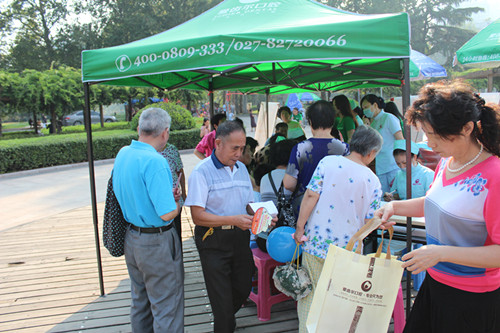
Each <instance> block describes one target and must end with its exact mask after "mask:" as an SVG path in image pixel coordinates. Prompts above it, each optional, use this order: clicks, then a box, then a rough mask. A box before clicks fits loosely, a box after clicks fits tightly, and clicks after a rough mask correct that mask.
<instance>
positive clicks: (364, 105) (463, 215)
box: [113, 81, 500, 332]
mask: <svg viewBox="0 0 500 333" xmlns="http://www.w3.org/2000/svg"><path fill="white" fill-rule="evenodd" d="M360 106H361V108H358V110H355V108H356V105H355V104H353V103H352V102H351V101H350V100H349V99H348V98H347V97H346V96H344V95H339V96H336V97H335V98H334V99H333V100H332V101H324V100H320V101H316V102H314V103H313V104H311V105H310V106H309V107H308V108H307V110H306V113H305V121H306V122H307V123H308V124H309V125H310V126H311V133H312V137H310V138H308V139H307V138H306V136H305V133H304V131H303V128H302V121H303V119H298V118H297V114H298V112H295V110H293V111H292V110H290V109H289V108H288V107H286V106H283V107H280V108H279V110H278V117H279V119H280V120H281V122H278V124H277V125H276V127H275V134H274V135H273V136H271V138H270V139H269V140H268V141H267V142H266V145H265V146H264V147H261V148H260V149H259V150H258V151H257V152H256V150H257V148H258V143H257V141H255V140H254V139H253V138H251V137H249V136H247V134H246V130H245V128H244V126H243V123H242V122H241V121H239V120H238V118H236V119H235V120H226V117H225V116H224V115H221V114H217V115H215V116H214V117H212V118H211V119H210V120H209V119H205V120H204V125H203V126H204V127H202V129H201V130H202V131H201V133H200V136H201V141H200V143H199V144H198V145H197V147H196V149H195V152H194V153H195V155H196V156H198V157H199V158H200V159H201V160H200V162H199V163H198V165H197V166H196V167H195V168H194V170H193V171H192V173H191V175H190V176H189V180H188V190H189V192H188V193H187V195H186V189H185V185H184V175H183V167H182V161H180V158H179V156H178V152H177V150H176V148H175V146H172V145H169V144H167V141H168V135H169V128H170V117H169V116H168V114H167V113H166V112H165V111H164V110H161V109H154V108H151V109H148V110H145V111H144V112H143V113H142V115H141V117H140V120H139V140H138V141H135V140H134V141H133V142H132V144H131V145H130V146H127V147H125V148H123V149H122V150H121V151H120V153H119V154H118V156H117V158H116V161H115V166H114V170H113V183H114V186H115V191H116V196H117V199H118V201H119V203H120V206H121V207H122V210H123V213H124V217H125V219H126V220H127V221H128V222H129V223H130V228H129V229H128V231H127V235H126V243H125V259H126V263H127V267H128V270H129V274H130V279H131V284H132V291H131V292H132V308H131V323H132V329H133V331H134V332H153V331H154V332H182V331H183V311H184V302H183V267H182V250H181V242H180V233H178V232H180V226H178V224H179V223H180V218H179V212H180V207H181V206H182V205H183V204H184V205H185V206H187V207H190V210H191V216H192V218H193V222H194V224H195V225H196V227H195V232H194V239H195V243H196V247H197V249H198V251H199V255H200V260H201V266H202V270H203V275H204V278H205V283H206V286H207V293H208V297H209V300H210V304H211V307H212V312H213V315H214V331H215V332H233V331H234V329H235V327H236V320H235V314H236V312H237V311H238V310H239V309H240V308H241V306H242V305H243V304H244V303H245V301H246V300H247V298H248V296H249V294H250V291H251V288H252V276H253V275H254V271H255V266H254V262H253V256H252V251H251V249H250V239H251V234H250V231H249V229H250V228H251V224H252V211H251V210H249V207H248V204H249V203H251V202H255V201H268V200H272V201H273V202H274V203H275V204H277V203H278V200H280V198H281V197H282V196H285V197H287V198H290V200H291V201H292V206H293V214H294V217H293V218H294V221H293V222H291V223H290V225H292V226H293V227H295V228H296V231H295V234H294V238H295V241H296V242H297V243H298V244H302V245H303V251H304V252H303V253H304V254H303V257H302V264H303V265H304V266H305V267H306V269H307V271H308V273H309V275H310V277H311V279H312V282H313V285H315V284H316V283H317V281H318V279H319V276H320V274H321V270H322V267H323V264H324V260H325V258H326V254H327V251H328V247H329V246H330V245H331V244H333V245H336V246H340V247H344V246H345V245H346V244H347V242H348V241H349V239H350V238H351V236H352V235H353V234H354V233H356V231H358V230H359V228H360V227H361V226H363V225H364V224H365V223H366V221H367V220H368V219H371V218H373V217H374V216H377V217H379V218H381V219H382V221H383V224H382V228H385V227H386V226H388V225H391V224H392V222H389V218H390V217H391V216H392V215H393V214H397V215H403V216H424V215H425V218H426V232H427V243H428V245H427V246H423V247H421V248H419V249H416V250H414V251H411V252H410V253H407V254H405V255H404V256H403V258H402V260H403V261H404V263H402V265H403V266H404V267H405V268H407V269H408V271H410V272H412V273H414V274H417V273H420V272H422V271H424V270H426V271H427V272H428V274H427V276H426V278H425V280H424V283H423V285H422V287H421V289H420V292H419V293H418V296H417V299H416V301H415V305H414V306H413V309H412V313H411V315H410V317H409V318H408V322H407V325H406V328H405V332H447V331H453V332H469V331H471V330H472V328H473V329H475V330H476V331H481V332H483V331H484V332H486V331H488V330H489V331H491V332H496V331H499V330H500V322H498V320H496V318H497V317H498V316H499V315H500V289H499V288H500V279H499V277H500V269H499V267H500V259H499V258H500V220H499V218H498V215H499V214H498V208H497V207H498V202H500V180H499V179H500V178H499V177H498V174H499V173H500V160H499V159H498V157H499V156H500V147H499V143H500V110H499V107H498V106H493V105H485V104H484V101H483V100H482V99H481V98H479V97H478V96H477V95H475V94H474V93H473V91H472V89H471V88H470V87H469V86H467V85H465V84H464V83H461V82H458V81H456V82H440V83H434V84H429V85H426V86H424V87H423V88H422V90H421V92H420V95H419V98H418V99H417V100H416V101H415V103H414V104H413V106H412V107H411V108H410V110H409V111H408V112H407V113H406V120H407V122H408V123H409V124H412V125H414V126H417V127H420V128H422V129H423V131H424V132H425V134H426V136H427V138H428V146H429V147H430V148H432V149H433V150H434V152H435V153H437V154H439V155H440V156H441V157H442V158H443V159H442V160H441V162H440V164H439V165H438V167H437V168H436V170H435V171H432V170H430V169H428V168H426V167H425V166H423V165H421V164H420V163H419V161H418V155H419V149H418V146H416V145H415V143H411V145H410V146H411V160H406V141H405V140H404V137H403V127H402V122H401V120H402V118H401V117H400V114H399V116H398V113H399V112H395V111H391V113H390V112H388V111H389V110H387V109H388V108H389V109H393V108H394V106H393V105H390V104H386V103H385V102H384V100H383V99H382V98H380V97H378V96H375V95H371V94H369V95H366V96H364V97H363V98H362V99H361V104H360ZM396 111H397V110H396ZM392 112H394V113H396V114H393V113H392ZM208 122H210V125H209V124H208ZM209 126H211V128H210V127H209ZM202 134H203V135H202ZM158 152H161V154H158ZM162 155H163V156H162ZM167 160H168V162H167ZM373 161H374V162H375V164H374V165H373ZM409 164H411V167H412V180H411V184H412V193H413V195H412V196H413V199H409V200H406V199H407V198H406V167H407V166H408V165H409ZM177 179H179V181H177ZM177 184H179V185H177ZM382 201H387V203H386V204H385V205H383V206H381V202H382ZM174 221H175V222H174ZM277 221H278V219H277V217H274V219H273V225H274V224H275V223H276V222H277ZM172 226H174V228H172ZM176 230H177V232H176ZM304 236H305V237H304ZM266 237H267V233H261V234H259V235H258V237H257V239H256V242H257V244H258V246H259V248H261V249H263V250H265V248H266V246H265V242H266ZM313 297H314V288H313V292H312V293H311V294H310V295H308V296H307V297H306V298H303V299H301V300H299V302H298V306H297V311H298V317H299V325H300V327H299V331H300V332H306V328H305V322H306V319H307V315H308V312H309V307H310V305H311V302H312V298H313ZM332 311H334V310H333V309H332ZM457 313H460V314H464V315H461V316H456V314H457ZM465 314H466V315H465Z"/></svg>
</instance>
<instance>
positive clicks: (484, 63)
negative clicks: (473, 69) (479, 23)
mask: <svg viewBox="0 0 500 333" xmlns="http://www.w3.org/2000/svg"><path fill="white" fill-rule="evenodd" d="M456 60H457V61H458V62H459V63H461V64H463V65H475V66H480V67H499V66H500V18H499V19H497V20H496V21H494V22H493V23H491V24H489V25H488V26H487V27H486V28H484V29H483V30H481V31H480V32H478V33H477V34H476V35H475V36H474V37H472V38H471V39H470V40H469V41H468V42H467V43H465V44H464V45H463V46H462V47H461V48H460V49H458V51H457V52H456Z"/></svg>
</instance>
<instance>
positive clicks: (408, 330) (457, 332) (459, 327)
mask: <svg viewBox="0 0 500 333" xmlns="http://www.w3.org/2000/svg"><path fill="white" fill-rule="evenodd" d="M447 332H453V333H476V332H477V333H498V332H500V288H499V289H497V290H494V291H490V292H485V293H472V292H468V291H463V290H460V289H456V288H453V287H450V286H447V285H445V284H442V283H440V282H438V281H436V280H434V279H433V278H432V277H431V276H430V275H429V274H427V275H426V276H425V279H424V282H423V283H422V286H421V287H420V290H419V292H418V295H417V298H416V299H415V303H414V304H413V308H412V309H411V313H410V316H409V317H408V320H407V321H406V326H405V329H404V333H447Z"/></svg>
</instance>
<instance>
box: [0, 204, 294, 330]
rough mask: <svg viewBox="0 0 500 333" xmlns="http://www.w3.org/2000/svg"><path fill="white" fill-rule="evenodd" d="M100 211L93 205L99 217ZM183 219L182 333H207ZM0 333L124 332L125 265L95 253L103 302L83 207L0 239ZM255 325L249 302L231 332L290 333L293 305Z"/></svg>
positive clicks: (188, 224)
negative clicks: (100, 270)
mask: <svg viewBox="0 0 500 333" xmlns="http://www.w3.org/2000/svg"><path fill="white" fill-rule="evenodd" d="M102 211H103V205H102V204H101V205H99V214H100V215H102ZM186 213H187V212H186V211H185V212H183V247H184V268H185V317H184V322H185V331H186V332H212V331H213V325H212V319H213V318H212V314H211V308H210V304H209V301H208V298H207V295H206V290H205V284H204V280H203V275H202V272H201V267H200V262H199V257H198V253H197V251H196V247H195V245H194V241H193V239H192V235H193V228H194V226H193V224H192V221H191V219H190V216H189V215H188V214H186ZM0 253H1V256H0V332H19V333H25V332H85V333H87V332H106V333H110V332H130V331H131V328H130V321H129V311H130V281H129V278H128V273H127V269H126V265H125V261H124V258H123V257H121V258H113V257H111V256H110V255H109V254H108V252H107V250H106V249H104V248H102V252H101V253H102V257H103V271H104V285H105V291H106V296H103V297H101V296H100V292H99V283H98V274H97V264H96V254H95V247H94V234H93V226H92V217H91V209H90V207H84V208H80V209H75V210H71V211H68V212H66V213H62V214H58V215H55V216H52V217H50V218H47V219H43V220H40V221H36V222H32V223H29V224H26V225H23V226H20V227H16V228H13V229H10V230H7V231H3V232H0ZM272 310H273V311H272V315H271V320H270V321H267V322H260V321H259V320H258V319H257V314H256V313H257V311H256V307H255V305H254V304H253V303H252V302H250V303H249V304H248V305H247V306H245V307H244V308H242V309H241V310H240V311H239V312H238V314H237V325H238V329H237V331H238V332H259V333H263V332H295V331H296V328H297V325H298V321H297V314H296V310H295V304H294V303H293V302H291V301H288V302H284V303H281V304H276V305H274V306H273V308H272Z"/></svg>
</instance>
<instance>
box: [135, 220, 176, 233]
mask: <svg viewBox="0 0 500 333" xmlns="http://www.w3.org/2000/svg"><path fill="white" fill-rule="evenodd" d="M172 225H173V223H170V224H169V225H166V226H163V227H158V228H141V227H138V226H135V225H133V224H130V229H134V230H135V231H139V232H142V233H145V234H158V233H161V232H164V231H167V230H169V229H170V228H172Z"/></svg>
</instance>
